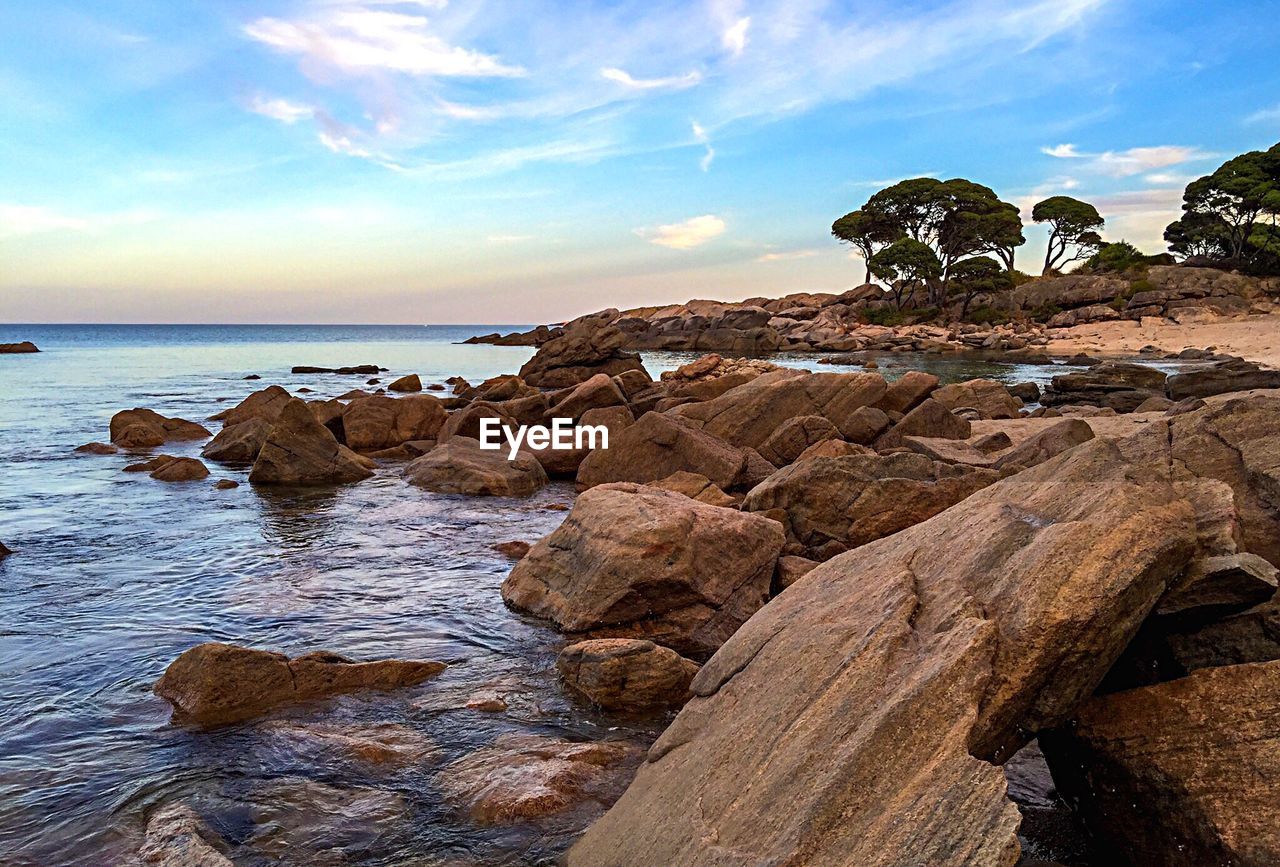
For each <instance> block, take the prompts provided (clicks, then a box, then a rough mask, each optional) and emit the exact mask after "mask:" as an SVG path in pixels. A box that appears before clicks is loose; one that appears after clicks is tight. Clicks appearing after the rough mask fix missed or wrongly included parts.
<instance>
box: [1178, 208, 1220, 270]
mask: <svg viewBox="0 0 1280 867" xmlns="http://www.w3.org/2000/svg"><path fill="white" fill-rule="evenodd" d="M1229 235H1230V230H1229V229H1228V227H1227V224H1226V223H1224V222H1223V221H1222V220H1221V219H1220V218H1219V217H1218V215H1217V214H1203V213H1199V212H1196V211H1188V212H1186V213H1184V214H1183V215H1182V218H1181V219H1179V220H1174V221H1173V222H1172V223H1170V224H1169V225H1168V227H1166V228H1165V230H1164V240H1165V243H1166V244H1168V245H1169V250H1170V251H1172V252H1173V253H1176V254H1177V255H1179V256H1182V257H1184V258H1191V257H1194V258H1199V259H1225V258H1227V257H1228V256H1230V251H1229V246H1230V241H1229Z"/></svg>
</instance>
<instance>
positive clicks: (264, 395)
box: [209, 385, 293, 427]
mask: <svg viewBox="0 0 1280 867" xmlns="http://www.w3.org/2000/svg"><path fill="white" fill-rule="evenodd" d="M292 399H293V395H291V394H289V392H288V391H286V390H285V389H283V388H281V387H280V386H278V385H269V386H267V387H266V388H264V389H262V390H260V391H255V392H254V393H253V394H251V395H249V396H248V397H246V398H245V399H244V400H242V401H240V402H239V403H238V404H236V405H235V406H233V407H231V408H230V409H224V410H223V411H222V412H220V413H217V414H216V415H211V416H209V420H210V421H220V422H222V426H223V427H231V426H232V425H237V424H240V423H241V422H245V421H248V420H249V419H251V418H260V419H263V420H265V421H268V422H270V423H272V424H275V422H276V419H278V418H279V417H280V413H281V412H282V411H283V410H284V406H285V404H287V403H288V402H289V401H290V400H292Z"/></svg>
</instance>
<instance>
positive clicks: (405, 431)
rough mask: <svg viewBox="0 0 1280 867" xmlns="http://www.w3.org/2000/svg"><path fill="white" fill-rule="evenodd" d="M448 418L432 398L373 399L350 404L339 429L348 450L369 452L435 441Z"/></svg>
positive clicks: (434, 398)
mask: <svg viewBox="0 0 1280 867" xmlns="http://www.w3.org/2000/svg"><path fill="white" fill-rule="evenodd" d="M447 416H448V414H447V413H446V412H445V409H444V405H443V404H441V403H440V400H439V398H437V397H435V396H434V395H430V394H420V395H412V396H410V397H401V398H394V397H386V396H384V395H374V396H373V397H366V398H361V399H360V400H354V401H352V402H351V404H350V405H349V406H348V407H347V408H346V410H345V411H344V412H343V413H342V429H343V431H344V432H345V435H346V443H347V446H348V447H349V448H351V449H353V450H355V451H362V452H365V451H369V452H372V451H378V450H380V449H389V448H394V447H396V446H398V445H403V444H404V443H407V442H409V441H411V440H428V439H435V438H436V437H437V435H438V434H439V433H440V431H441V429H442V428H443V427H444V425H445V419H446V418H447Z"/></svg>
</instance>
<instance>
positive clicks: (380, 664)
mask: <svg viewBox="0 0 1280 867" xmlns="http://www.w3.org/2000/svg"><path fill="white" fill-rule="evenodd" d="M444 669H445V665H444V663H441V662H417V661H404V660H398V659H383V660H378V661H376V662H352V661H351V660H349V659H345V658H344V657H341V656H339V655H337V654H336V653H328V652H325V651H317V652H315V653H307V654H304V655H302V656H297V657H294V658H293V659H290V658H289V657H287V656H285V655H284V654H283V653H272V652H270V651H266V650H254V649H252V648H248V647H237V646H236V645H234V644H223V643H221V642H217V641H209V642H205V643H204V644H198V645H196V646H195V647H193V648H191V649H190V650H187V651H185V652H183V653H182V655H181V656H179V657H178V658H177V659H175V660H174V661H173V662H171V663H170V664H169V667H168V668H166V669H165V672H164V675H163V676H162V677H161V678H160V679H159V680H158V681H156V684H155V694H156V695H158V696H160V697H161V698H163V699H164V700H165V701H167V702H169V704H171V705H173V714H174V718H175V719H176V720H178V721H179V722H183V723H191V724H194V725H200V726H211V725H226V724H229V723H234V722H240V721H241V720H246V719H252V718H253V717H256V716H261V715H262V714H264V713H266V712H267V711H269V710H271V709H272V708H276V707H281V706H284V705H290V704H296V703H298V702H303V701H309V700H311V699H317V698H325V697H327V696H332V695H339V694H341V693H347V692H355V691H357V690H364V689H378V690H388V689H397V688H400V687H404V686H413V685H415V684H419V683H422V682H423V681H424V680H426V679H428V678H430V677H434V676H435V675H437V674H439V673H440V672H442V671H444Z"/></svg>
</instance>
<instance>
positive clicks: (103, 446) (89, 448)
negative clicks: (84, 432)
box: [75, 443, 120, 455]
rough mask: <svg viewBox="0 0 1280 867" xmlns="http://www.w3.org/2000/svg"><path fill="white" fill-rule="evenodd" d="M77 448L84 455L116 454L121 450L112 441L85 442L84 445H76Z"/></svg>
mask: <svg viewBox="0 0 1280 867" xmlns="http://www.w3.org/2000/svg"><path fill="white" fill-rule="evenodd" d="M75 450H76V451H77V452H79V453H80V454H82V455H114V454H116V453H117V452H119V451H120V449H119V448H118V447H116V446H113V445H111V444H110V443H85V444H84V445H82V446H76V449H75Z"/></svg>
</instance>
